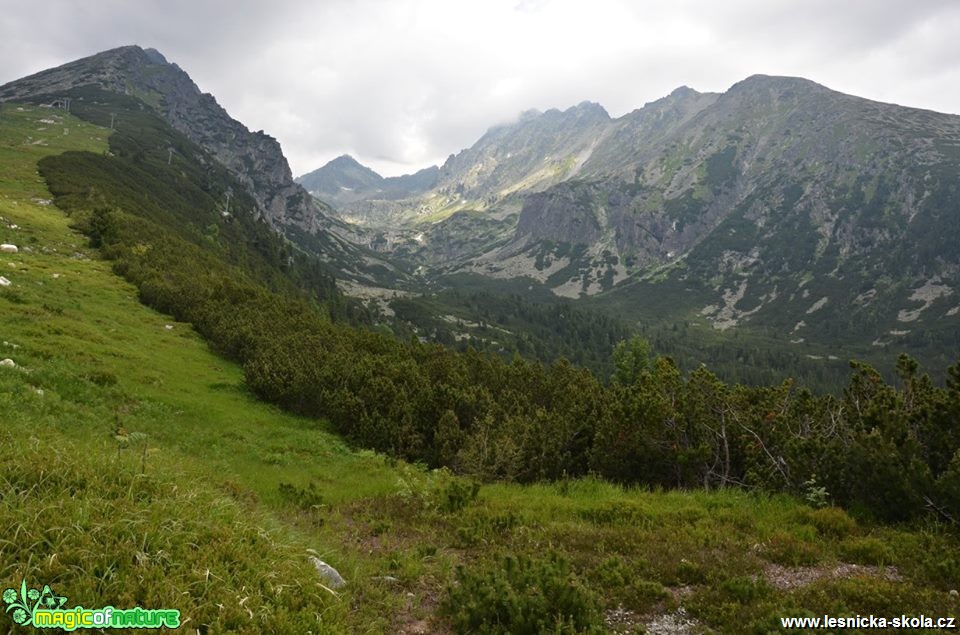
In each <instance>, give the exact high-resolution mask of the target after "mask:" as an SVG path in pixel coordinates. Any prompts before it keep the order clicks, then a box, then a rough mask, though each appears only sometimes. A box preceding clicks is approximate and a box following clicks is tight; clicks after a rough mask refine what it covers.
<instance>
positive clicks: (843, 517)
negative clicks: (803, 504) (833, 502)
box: [805, 507, 857, 538]
mask: <svg viewBox="0 0 960 635" xmlns="http://www.w3.org/2000/svg"><path fill="white" fill-rule="evenodd" d="M805 516H806V520H807V521H808V522H810V523H811V524H812V525H813V526H814V527H816V528H817V531H819V532H820V534H821V535H823V536H829V537H833V538H844V537H846V536H849V535H850V534H852V533H854V532H856V530H857V521H855V520H854V519H852V518H850V516H848V515H847V512H845V511H843V510H842V509H840V508H839V507H824V508H823V509H816V510H813V511H810V512H808V513H807V514H805Z"/></svg>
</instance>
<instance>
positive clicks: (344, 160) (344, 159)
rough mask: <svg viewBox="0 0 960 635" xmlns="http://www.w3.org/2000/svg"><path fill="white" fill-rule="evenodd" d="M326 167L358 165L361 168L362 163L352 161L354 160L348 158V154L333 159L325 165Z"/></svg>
mask: <svg viewBox="0 0 960 635" xmlns="http://www.w3.org/2000/svg"><path fill="white" fill-rule="evenodd" d="M327 165H360V166H363V164H362V163H360V162H359V161H357V160H356V159H354V158H353V157H352V156H350V155H349V154H341V155H340V156H338V157H337V158H336V159H333V160H331V161H329V162H328V163H327ZM364 167H365V166H364Z"/></svg>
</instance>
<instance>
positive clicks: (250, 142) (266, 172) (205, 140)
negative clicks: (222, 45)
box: [0, 45, 320, 231]
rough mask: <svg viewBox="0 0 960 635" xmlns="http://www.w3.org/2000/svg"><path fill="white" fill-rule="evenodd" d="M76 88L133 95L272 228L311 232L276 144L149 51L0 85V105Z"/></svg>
mask: <svg viewBox="0 0 960 635" xmlns="http://www.w3.org/2000/svg"><path fill="white" fill-rule="evenodd" d="M83 86H97V87H99V88H102V89H103V90H107V91H110V92H115V93H121V94H130V95H134V96H136V97H138V98H140V99H141V100H143V101H144V102H145V103H146V104H148V105H151V106H152V107H153V108H154V109H155V110H156V111H157V113H158V114H159V115H161V116H162V117H163V118H164V119H166V120H167V122H168V123H170V125H172V126H173V127H174V128H175V129H177V130H178V131H179V132H181V133H183V134H184V135H186V136H187V137H188V138H189V139H190V140H191V141H193V142H194V143H197V144H198V145H200V146H201V147H203V148H204V149H206V150H207V151H208V152H210V153H211V154H213V156H214V157H216V159H217V160H218V161H219V162H220V163H222V164H223V165H224V166H226V167H227V168H228V169H229V170H231V171H232V172H233V173H234V175H235V176H236V177H237V178H238V179H239V180H240V181H241V182H242V183H244V185H245V186H246V187H247V188H248V189H249V191H250V193H251V194H252V195H253V197H254V199H255V200H256V201H257V204H258V207H259V212H260V215H261V216H263V217H264V218H266V219H267V220H268V221H269V222H270V223H271V224H273V225H274V226H277V227H280V226H282V225H286V224H293V225H296V226H297V227H299V228H301V229H304V230H307V231H315V230H316V229H318V228H319V226H320V224H319V219H318V218H317V212H316V210H315V208H314V206H313V204H312V202H311V200H310V197H309V195H308V194H307V192H306V191H305V190H304V189H303V188H301V187H300V186H298V185H297V184H296V183H294V181H293V176H292V174H291V172H290V166H289V165H288V164H287V160H286V158H285V157H284V156H283V152H282V151H281V149H280V144H279V143H278V142H277V140H276V139H274V138H273V137H271V136H269V135H267V134H265V133H264V132H262V131H261V132H251V131H250V130H248V129H247V127H246V126H244V125H243V124H241V123H240V122H239V121H236V120H235V119H233V118H231V117H230V115H229V114H228V113H227V111H226V110H224V109H223V107H221V106H220V104H218V103H217V100H216V99H214V97H213V96H212V95H210V94H207V93H203V92H201V90H200V88H199V87H198V86H197V85H196V84H195V83H194V81H193V80H192V79H191V78H190V76H189V75H188V74H187V73H186V72H184V71H183V70H182V69H181V68H180V67H179V66H177V65H176V64H173V63H170V62H168V61H167V58H166V57H165V56H164V55H163V54H162V53H160V52H159V51H157V50H156V49H149V48H148V49H143V48H141V47H139V46H137V45H129V46H121V47H118V48H115V49H110V50H108V51H103V52H101V53H97V54H95V55H91V56H89V57H85V58H83V59H80V60H76V61H74V62H70V63H67V64H64V65H62V66H58V67H56V68H52V69H49V70H45V71H42V72H40V73H37V74H35V75H31V76H29V77H25V78H23V79H20V80H17V81H14V82H11V83H9V84H6V85H4V86H0V99H26V98H32V97H38V96H55V95H57V94H58V93H61V92H65V91H68V90H71V89H75V88H80V87H83Z"/></svg>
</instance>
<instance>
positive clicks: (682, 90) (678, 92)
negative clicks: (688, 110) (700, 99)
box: [670, 86, 700, 99]
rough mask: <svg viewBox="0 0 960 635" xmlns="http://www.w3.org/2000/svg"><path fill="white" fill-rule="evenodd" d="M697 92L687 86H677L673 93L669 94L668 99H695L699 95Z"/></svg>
mask: <svg viewBox="0 0 960 635" xmlns="http://www.w3.org/2000/svg"><path fill="white" fill-rule="evenodd" d="M699 94H700V93H698V92H697V91H695V90H694V89H692V88H690V87H689V86H678V87H677V88H674V89H673V92H671V93H670V97H678V98H680V99H685V98H687V97H696V96H697V95H699Z"/></svg>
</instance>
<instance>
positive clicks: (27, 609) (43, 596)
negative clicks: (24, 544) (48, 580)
mask: <svg viewBox="0 0 960 635" xmlns="http://www.w3.org/2000/svg"><path fill="white" fill-rule="evenodd" d="M3 602H4V603H5V604H6V605H7V609H6V613H8V614H9V615H10V618H11V619H12V620H13V622H14V623H15V624H18V625H20V626H34V627H35V628H59V629H63V630H65V631H74V630H76V629H78V628H163V627H166V628H178V627H179V626H180V611H179V610H177V609H143V608H140V607H138V606H137V607H134V608H130V609H116V608H114V607H112V606H105V607H103V608H98V609H85V608H83V607H82V606H75V607H72V608H64V606H65V605H66V603H67V598H66V596H64V595H57V594H56V593H54V592H53V589H51V588H50V585H49V584H45V585H43V588H42V589H34V588H28V587H27V581H26V580H24V581H23V582H22V583H21V584H20V590H19V592H18V591H17V589H5V590H4V591H3Z"/></svg>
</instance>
